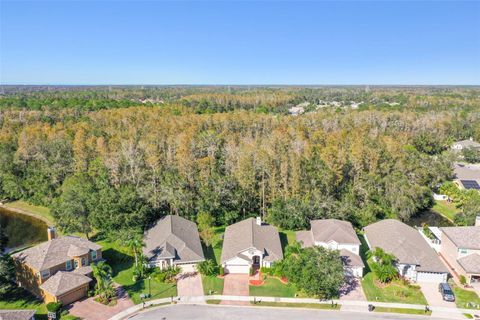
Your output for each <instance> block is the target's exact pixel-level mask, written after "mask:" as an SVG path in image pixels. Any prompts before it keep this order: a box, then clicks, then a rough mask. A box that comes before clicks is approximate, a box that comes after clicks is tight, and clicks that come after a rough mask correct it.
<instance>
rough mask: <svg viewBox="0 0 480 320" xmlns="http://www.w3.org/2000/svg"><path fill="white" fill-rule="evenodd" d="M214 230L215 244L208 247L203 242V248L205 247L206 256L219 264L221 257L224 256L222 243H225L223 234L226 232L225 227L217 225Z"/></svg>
mask: <svg viewBox="0 0 480 320" xmlns="http://www.w3.org/2000/svg"><path fill="white" fill-rule="evenodd" d="M214 232H215V241H214V245H213V246H212V245H211V246H208V247H206V246H205V245H204V244H203V242H202V248H203V252H204V253H205V258H206V259H211V260H213V261H215V263H216V264H217V265H218V266H219V265H220V264H221V263H220V259H221V256H222V244H223V241H222V236H223V233H224V232H225V227H216V228H214Z"/></svg>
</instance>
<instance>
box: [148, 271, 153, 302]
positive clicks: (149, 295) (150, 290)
mask: <svg viewBox="0 0 480 320" xmlns="http://www.w3.org/2000/svg"><path fill="white" fill-rule="evenodd" d="M150 280H152V276H148V297H149V298H151V297H152V285H151V283H150Z"/></svg>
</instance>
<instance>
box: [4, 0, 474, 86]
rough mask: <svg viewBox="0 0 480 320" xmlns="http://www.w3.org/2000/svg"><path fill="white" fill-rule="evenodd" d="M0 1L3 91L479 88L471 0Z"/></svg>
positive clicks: (472, 3)
mask: <svg viewBox="0 0 480 320" xmlns="http://www.w3.org/2000/svg"><path fill="white" fill-rule="evenodd" d="M0 2H1V4H0V6H1V7H0V32H1V34H0V36H1V39H0V45H1V47H0V53H1V60H0V63H1V66H0V82H1V83H2V84H480V2H479V1H465V2H463V1H451V2H450V1H422V2H416V1H388V0H386V1H337V2H329V1H316V2H314V1H310V2H302V1H290V2H289V1H281V2H275V1H263V2H256V1H216V2H203V1H194V2H188V1H181V2H165V1H145V2H142V1H135V2H133V1H131V2H130V1H112V0H111V1H83V2H80V1H55V2H45V1H30V2H27V1H8V0H0Z"/></svg>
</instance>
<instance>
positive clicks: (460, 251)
mask: <svg viewBox="0 0 480 320" xmlns="http://www.w3.org/2000/svg"><path fill="white" fill-rule="evenodd" d="M477 223H478V218H477ZM440 230H441V231H442V239H441V240H442V244H441V249H440V254H441V255H442V256H443V257H444V258H445V260H446V261H447V262H448V264H449V265H450V267H451V268H452V269H453V270H454V272H456V273H457V274H458V275H459V276H460V275H463V276H464V277H465V278H466V280H467V283H469V284H473V283H480V223H478V225H477V226H474V227H444V228H441V229H440Z"/></svg>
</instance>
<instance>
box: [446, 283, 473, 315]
mask: <svg viewBox="0 0 480 320" xmlns="http://www.w3.org/2000/svg"><path fill="white" fill-rule="evenodd" d="M450 286H451V287H452V290H453V293H454V294H455V303H456V304H457V307H458V308H464V309H473V307H472V306H468V305H467V304H468V303H473V304H475V305H477V306H480V297H479V296H478V295H477V294H476V293H475V292H474V291H470V290H465V289H462V288H460V287H458V286H456V285H455V284H454V283H452V282H450Z"/></svg>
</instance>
